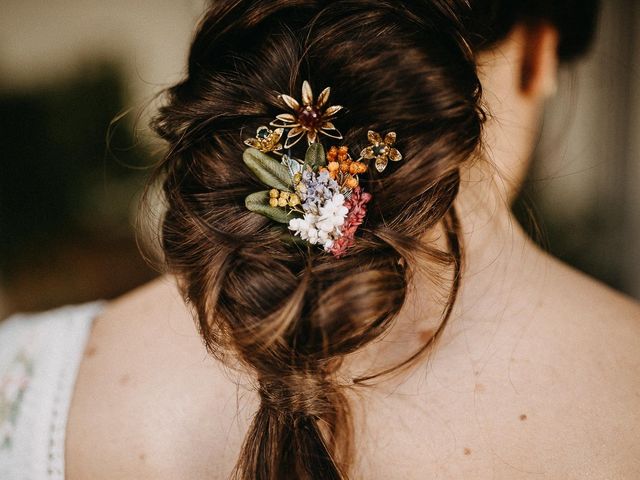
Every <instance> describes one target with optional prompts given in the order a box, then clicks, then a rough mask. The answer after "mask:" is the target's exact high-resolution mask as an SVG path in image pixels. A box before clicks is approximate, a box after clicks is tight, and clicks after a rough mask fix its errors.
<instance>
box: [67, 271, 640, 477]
mask: <svg viewBox="0 0 640 480" xmlns="http://www.w3.org/2000/svg"><path fill="white" fill-rule="evenodd" d="M548 262H549V268H548V274H547V276H546V282H545V291H544V292H542V295H540V298H542V299H543V301H541V302H539V303H538V304H534V305H526V304H523V305H519V304H518V302H517V301H515V302H512V306H513V308H511V309H509V310H507V311H505V315H504V317H503V318H502V319H501V321H500V322H499V323H498V324H497V326H492V327H491V328H489V329H487V335H484V336H483V335H477V336H473V335H469V334H468V333H469V332H471V331H472V330H473V327H472V328H469V327H470V326H471V325H472V324H473V314H471V313H470V314H467V315H466V316H462V317H459V318H457V319H453V321H452V323H451V324H450V325H449V326H448V327H447V329H448V331H449V332H450V334H447V335H445V337H443V339H442V342H441V343H440V344H439V346H438V348H437V349H436V351H435V352H434V354H433V355H432V356H431V357H430V359H429V361H428V362H427V363H424V364H421V365H419V366H417V367H416V368H414V369H413V370H412V371H411V374H410V375H409V376H408V377H407V378H404V379H403V380H402V382H401V383H399V384H395V385H390V384H388V385H387V384H384V383H383V384H381V385H380V386H378V387H375V388H373V389H370V390H366V391H364V392H362V393H361V394H359V395H353V397H352V404H353V410H354V416H355V426H356V430H357V437H356V445H357V452H358V453H357V455H358V458H357V464H356V465H355V467H354V470H353V471H354V478H366V479H373V480H375V479H380V480H382V479H390V478H397V479H422V478H442V479H458V478H477V479H485V478H487V479H489V478H492V479H493V478H500V479H513V478H518V479H529V478H531V479H534V478H535V479H540V478H549V479H557V478H567V479H573V478H575V479H582V478H602V479H604V478H606V479H618V478H620V479H627V478H637V477H640V462H639V461H638V459H639V458H640V446H639V445H638V442H637V439H638V438H640V376H639V375H638V370H639V368H640V349H639V348H638V347H639V346H640V308H638V306H637V304H635V303H634V302H633V301H631V300H629V299H627V298H625V297H623V296H622V295H620V294H617V293H615V292H613V291H612V290H610V289H608V288H607V287H604V286H603V285H601V284H599V283H597V282H595V281H593V280H591V279H589V278H587V277H585V276H584V275H582V274H580V273H578V272H576V271H573V270H571V269H569V268H568V267H566V266H564V265H562V264H560V263H559V262H557V261H555V260H550V259H549V260H548ZM476 327H477V326H476ZM465 332H466V333H465ZM238 380H239V381H240V383H241V384H246V379H242V378H239V377H237V376H236V375H235V374H234V373H233V372H229V370H228V369H226V368H225V367H224V366H222V365H221V364H219V363H218V362H217V361H215V360H214V359H212V358H210V357H209V356H208V355H207V353H206V351H205V349H204V347H203V346H202V343H201V341H200V338H199V336H198V334H197V331H196V328H195V325H194V323H193V321H192V319H191V317H190V315H189V313H188V311H187V309H186V308H185V306H184V304H183V303H182V301H181V300H180V298H179V295H178V293H177V290H176V289H175V287H174V284H173V281H172V279H171V278H170V277H163V278H162V279H159V280H157V281H155V282H153V283H151V284H149V285H147V286H146V287H144V288H141V289H139V290H137V291H135V292H132V293H131V294H129V295H127V296H125V297H122V298H121V299H118V300H116V301H114V302H113V303H112V304H111V305H110V307H109V308H107V310H106V312H105V313H104V315H102V317H100V318H99V319H97V320H96V322H95V325H94V328H93V331H92V333H91V337H90V341H89V343H88V346H87V348H86V351H85V354H84V358H83V361H82V364H81V368H80V374H79V377H78V380H77V384H76V390H75V395H74V399H73V402H72V407H71V411H70V416H69V423H68V437H67V453H66V461H67V478H68V479H69V480H76V479H85V478H91V479H96V480H99V479H112V478H122V479H127V478H130V479H145V478H149V479H151V478H153V479H164V478H166V479H175V478H185V479H186V478H189V479H208V480H211V479H226V478H228V476H229V474H230V472H231V470H232V468H233V465H234V463H235V461H236V459H237V456H238V454H239V451H240V446H241V443H242V439H243V437H244V434H245V433H246V431H247V429H248V424H249V422H250V420H251V416H252V414H253V413H254V412H255V409H256V408H257V396H256V395H255V394H254V393H253V392H251V391H250V390H249V389H247V388H245V387H244V386H242V385H241V386H240V387H238V386H237V385H236V381H238Z"/></svg>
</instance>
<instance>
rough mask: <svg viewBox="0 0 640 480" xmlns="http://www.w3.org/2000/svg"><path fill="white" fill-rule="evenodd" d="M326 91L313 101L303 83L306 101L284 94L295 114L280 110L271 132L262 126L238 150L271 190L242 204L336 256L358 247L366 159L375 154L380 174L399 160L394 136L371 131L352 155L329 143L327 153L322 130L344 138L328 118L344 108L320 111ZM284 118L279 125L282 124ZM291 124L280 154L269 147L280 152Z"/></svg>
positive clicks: (364, 208) (365, 200) (368, 197)
mask: <svg viewBox="0 0 640 480" xmlns="http://www.w3.org/2000/svg"><path fill="white" fill-rule="evenodd" d="M329 93H330V89H329V88H325V89H324V90H323V91H322V93H321V94H320V95H319V96H318V99H317V101H315V102H314V99H313V92H312V90H311V86H310V85H309V82H307V81H305V82H304V83H303V84H302V99H303V105H302V106H300V104H299V103H298V102H297V101H296V100H295V99H293V98H292V97H290V96H288V95H280V98H281V99H283V101H284V102H285V103H286V104H287V106H288V107H289V108H291V109H292V110H293V111H294V112H295V114H280V115H278V116H277V117H276V119H277V120H276V121H273V122H271V125H272V126H275V127H277V128H276V130H274V131H271V130H269V128H267V127H259V128H258V131H257V133H256V137H255V138H250V139H247V140H245V144H247V145H248V146H249V147H250V148H247V149H246V150H245V152H244V154H243V160H244V163H245V165H246V166H247V167H248V168H249V170H250V171H251V172H252V173H253V175H254V176H255V177H256V178H257V179H258V180H259V181H260V182H262V183H263V184H264V185H266V186H267V187H268V189H265V190H262V191H259V192H255V193H252V194H250V195H248V196H247V198H246V199H245V206H246V207H247V208H248V209H249V210H251V211H253V212H256V213H259V214H261V215H264V216H265V217H267V218H270V219H271V220H274V221H276V222H279V223H282V224H286V225H287V227H288V231H289V232H290V233H292V234H293V236H294V237H298V238H299V239H300V240H303V241H306V242H307V243H309V244H311V245H320V246H322V247H323V249H324V250H325V251H326V252H329V253H331V254H333V255H334V256H335V257H338V258H339V257H342V256H343V255H345V254H346V253H347V250H348V249H349V248H350V247H352V246H353V245H355V243H356V240H355V234H356V231H357V229H358V227H360V225H361V224H362V223H363V222H364V220H365V216H366V213H367V204H368V203H369V202H370V201H371V199H372V195H371V194H370V193H368V192H365V191H364V190H363V188H362V186H361V184H360V183H361V182H360V175H362V174H363V173H366V172H367V171H368V170H369V168H368V165H367V164H366V163H365V162H364V161H363V160H370V159H373V158H375V159H376V169H377V170H378V171H379V172H381V171H382V170H384V169H385V167H386V165H387V159H389V158H390V159H391V160H392V161H398V160H400V159H401V158H402V155H401V154H400V152H399V151H398V150H397V149H395V148H393V147H392V145H393V144H394V143H395V140H396V134H395V133H394V132H391V133H388V134H387V135H386V136H385V138H384V141H383V139H382V137H380V135H378V134H377V133H375V132H373V131H369V135H368V138H369V142H370V143H371V145H370V146H369V147H367V148H365V149H364V150H363V151H362V153H361V155H360V157H359V158H358V159H357V160H353V158H352V157H351V155H350V154H349V147H348V146H346V145H341V146H332V147H331V148H329V150H328V151H325V149H324V147H323V146H322V144H321V143H320V134H324V135H326V136H328V137H331V138H337V139H341V138H342V134H340V132H339V131H338V130H337V129H336V128H335V126H334V125H333V123H332V122H331V121H330V120H333V117H334V116H335V115H336V114H337V113H338V112H339V111H340V110H341V109H342V107H341V106H339V105H336V106H333V107H328V108H326V109H325V105H326V103H327V101H328V99H329ZM280 122H282V123H280ZM286 129H289V132H288V134H287V140H286V142H285V145H284V148H285V149H287V150H288V152H287V153H285V154H282V157H281V158H280V159H279V160H278V159H275V158H273V157H272V156H270V155H269V153H270V152H273V153H276V154H280V150H282V145H280V143H279V141H280V138H281V137H282V136H283V135H284V130H286ZM304 132H306V136H307V141H308V144H309V146H308V148H307V150H306V152H305V155H304V158H303V159H299V158H296V157H295V156H293V155H292V153H291V147H293V146H294V145H295V144H297V143H298V141H299V140H301V139H302V138H303V136H304V135H303V133H304Z"/></svg>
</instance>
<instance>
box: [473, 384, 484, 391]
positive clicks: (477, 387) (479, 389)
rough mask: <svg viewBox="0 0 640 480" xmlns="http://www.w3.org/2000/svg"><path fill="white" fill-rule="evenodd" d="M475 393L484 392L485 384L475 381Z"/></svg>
mask: <svg viewBox="0 0 640 480" xmlns="http://www.w3.org/2000/svg"><path fill="white" fill-rule="evenodd" d="M475 390H476V393H484V391H485V390H486V388H485V386H484V385H483V384H482V383H476V388H475Z"/></svg>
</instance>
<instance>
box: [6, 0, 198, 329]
mask: <svg viewBox="0 0 640 480" xmlns="http://www.w3.org/2000/svg"><path fill="white" fill-rule="evenodd" d="M203 8H204V1H196V0H182V1H168V0H164V1H163V0H153V1H151V0H136V1H124V0H110V1H108V2H104V1H98V0H83V1H79V0H54V1H51V2H41V1H32V0H3V2H2V9H1V12H2V13H1V14H0V101H1V105H2V106H1V107H0V109H1V110H2V114H1V115H0V120H1V121H2V127H3V128H2V132H0V141H1V142H2V143H3V145H5V146H8V148H7V147H5V148H4V149H3V154H2V156H1V157H0V171H1V173H0V199H3V203H4V204H0V249H2V251H0V318H2V316H4V315H6V314H8V313H10V312H12V311H16V310H39V309H45V308H50V307H54V306H56V305H60V304H64V303H75V302H82V301H88V300H91V299H95V298H111V297H114V296H116V295H119V294H121V293H123V292H124V291H126V290H128V289H130V288H132V287H134V286H136V285H138V284H140V283H142V282H144V281H147V280H148V279H149V278H152V277H153V276H154V275H156V272H155V271H154V270H153V268H150V267H149V266H148V265H147V264H146V263H145V261H144V260H143V259H142V257H141V255H140V254H139V252H138V247H137V245H136V238H135V234H134V229H135V226H134V225H135V216H136V213H137V210H138V200H139V193H140V191H141V190H142V188H143V185H144V176H145V174H146V170H147V169H145V165H149V164H150V163H151V162H152V161H153V160H154V159H156V155H157V150H154V149H153V148H154V145H153V141H152V139H151V138H150V135H148V131H146V130H145V127H146V120H147V117H148V115H149V114H150V113H152V112H153V109H152V108H146V109H145V107H147V102H148V101H149V100H150V98H151V97H152V95H153V94H154V93H156V92H157V91H158V90H160V89H161V88H162V87H164V86H167V85H169V84H170V83H172V82H174V81H175V80H177V79H178V78H179V77H180V76H181V75H182V73H183V71H184V67H185V60H186V56H187V50H188V45H189V41H190V37H191V34H192V32H193V30H194V28H195V25H196V21H197V19H198V18H199V16H200V14H201V13H202V10H203ZM127 109H132V111H131V112H130V113H129V114H128V115H127V116H126V117H124V118H123V119H122V120H120V121H119V122H118V126H117V128H116V129H115V131H109V128H110V126H109V124H110V121H111V120H112V119H113V118H114V117H116V116H117V115H118V114H119V113H120V112H123V111H125V110H127ZM139 115H141V118H137V117H138V116H139ZM134 126H135V128H136V129H135V131H134ZM107 134H109V136H110V137H112V144H111V146H110V148H107V142H106V137H107ZM134 135H135V136H134ZM2 230H4V231H2Z"/></svg>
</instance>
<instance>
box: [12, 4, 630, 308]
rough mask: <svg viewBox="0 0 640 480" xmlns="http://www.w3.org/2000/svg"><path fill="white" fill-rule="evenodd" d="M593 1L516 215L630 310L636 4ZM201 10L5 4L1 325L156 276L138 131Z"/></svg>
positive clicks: (179, 63) (154, 151) (144, 138)
mask: <svg viewBox="0 0 640 480" xmlns="http://www.w3.org/2000/svg"><path fill="white" fill-rule="evenodd" d="M602 3H603V10H602V13H601V18H600V24H599V27H598V34H597V38H596V43H595V45H594V47H593V48H592V50H591V52H590V53H589V55H588V56H587V57H586V58H584V59H583V60H582V61H581V62H580V63H579V64H576V65H573V66H571V67H570V68H567V69H565V70H564V71H563V72H562V76H561V83H560V88H559V92H558V95H557V97H556V98H555V99H554V100H553V101H552V102H551V103H550V105H549V109H548V112H547V115H546V119H545V125H544V129H543V133H542V136H541V139H540V144H539V147H538V149H537V152H536V155H535V161H534V164H533V168H532V170H531V172H530V174H529V178H528V180H527V182H526V186H525V188H524V190H523V192H522V195H521V198H520V199H519V200H518V202H517V204H516V207H515V208H516V212H517V213H518V215H519V217H520V218H521V219H522V222H523V224H525V226H527V227H528V228H529V229H530V230H531V231H532V232H539V233H534V236H535V237H536V238H537V239H539V241H540V242H541V243H542V244H543V245H544V246H545V248H547V249H549V250H550V251H551V252H553V253H554V254H555V255H557V256H559V257H560V258H562V259H564V260H565V261H567V262H569V263H571V264H572V265H574V266H576V267H577V268H579V269H581V270H583V271H585V272H587V273H589V274H591V275H594V276H596V277H597V278H599V279H601V280H602V281H604V282H606V283H608V284H609V285H611V286H613V287H615V288H617V289H619V290H622V291H624V292H626V293H628V294H630V295H632V296H635V297H636V298H639V299H640V250H639V248H638V245H640V215H638V213H637V212H636V209H637V208H638V207H640V136H638V135H637V134H638V133H640V72H639V70H638V69H639V67H638V60H639V59H640V33H638V32H640V2H636V1H634V0H607V1H606V2H602ZM204 5H205V1H204V0H172V1H169V0H137V1H136V2H130V1H125V0H110V1H109V2H104V1H99V0H83V1H80V0H55V1H52V2H39V1H35V0H3V1H2V7H3V8H2V15H1V16H0V112H1V114H0V141H1V142H2V153H1V154H0V155H1V158H0V318H2V317H3V316H5V315H7V314H9V313H11V312H14V311H19V310H20V311H28V310H41V309H46V308H50V307H54V306H58V305H61V304H66V303H78V302H83V301H88V300H93V299H97V298H112V297H114V296H117V295H119V294H121V293H123V292H125V291H127V290H129V289H131V288H133V287H134V286H136V285H139V284H141V283H144V282H145V281H147V280H149V279H151V278H153V277H154V276H155V275H156V272H155V271H154V270H153V269H152V268H150V267H149V266H148V265H147V263H146V262H145V261H144V260H143V258H142V255H141V254H140V252H139V249H138V245H137V242H136V235H135V231H136V215H137V208H138V202H139V200H140V196H141V193H142V189H143V188H144V184H145V177H146V175H147V173H148V166H149V165H150V164H151V163H152V162H153V161H154V160H157V159H158V156H159V154H160V153H159V152H160V150H159V148H158V144H157V142H156V141H155V140H154V138H153V136H152V135H151V133H150V132H149V131H148V130H147V128H146V123H147V120H148V116H149V115H150V114H152V113H153V102H152V97H153V95H154V94H155V93H156V92H158V91H159V90H160V89H161V88H163V87H165V86H168V85H170V84H171V83H172V82H174V81H176V80H177V79H179V78H180V76H181V75H182V73H183V68H184V64H185V61H186V55H187V50H188V45H189V40H190V38H191V34H192V32H193V30H194V27H195V24H196V22H197V19H198V18H199V16H200V14H201V13H202V11H203V9H204ZM123 112H128V113H127V114H126V115H123V116H120V114H122V113H123ZM114 118H119V120H118V121H117V122H115V124H112V120H114ZM107 138H108V139H109V145H110V147H109V148H107ZM531 214H533V218H534V219H535V221H532V220H531Z"/></svg>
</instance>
